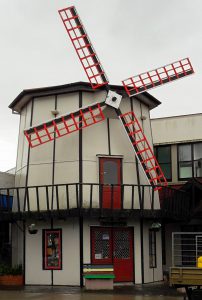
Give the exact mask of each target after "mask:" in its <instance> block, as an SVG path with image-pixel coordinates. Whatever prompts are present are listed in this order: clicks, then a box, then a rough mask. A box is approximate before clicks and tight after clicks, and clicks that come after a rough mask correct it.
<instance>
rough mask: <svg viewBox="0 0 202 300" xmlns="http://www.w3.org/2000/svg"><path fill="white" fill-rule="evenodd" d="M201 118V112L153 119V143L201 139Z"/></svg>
mask: <svg viewBox="0 0 202 300" xmlns="http://www.w3.org/2000/svg"><path fill="white" fill-rule="evenodd" d="M201 120H202V114H194V115H185V116H176V117H168V118H159V119H153V120H152V121H151V122H152V132H153V138H154V144H175V143H182V142H190V141H201V140H202V131H201ZM165 133H166V134H165Z"/></svg>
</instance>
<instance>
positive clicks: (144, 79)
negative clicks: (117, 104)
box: [122, 58, 194, 97]
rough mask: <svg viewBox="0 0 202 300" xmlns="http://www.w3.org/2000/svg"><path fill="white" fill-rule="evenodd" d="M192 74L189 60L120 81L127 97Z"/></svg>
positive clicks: (182, 60)
mask: <svg viewBox="0 0 202 300" xmlns="http://www.w3.org/2000/svg"><path fill="white" fill-rule="evenodd" d="M193 73H194V70H193V67H192V65H191V63H190V60H189V58H184V59H181V60H179V61H176V62H174V63H172V64H169V65H166V66H163V67H160V68H158V69H154V70H151V71H148V72H145V73H142V74H139V75H135V76H133V77H130V78H128V79H125V80H123V81H122V83H123V86H124V88H125V90H126V92H127V94H128V96H129V97H132V96H134V95H137V94H140V93H142V92H144V91H146V90H149V89H152V88H154V87H158V86H160V85H163V84H165V83H169V82H172V81H174V80H176V79H180V78H183V77H185V76H188V75H191V74H193Z"/></svg>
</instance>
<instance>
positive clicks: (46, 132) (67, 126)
mask: <svg viewBox="0 0 202 300" xmlns="http://www.w3.org/2000/svg"><path fill="white" fill-rule="evenodd" d="M103 106H105V102H101V103H95V104H93V105H91V106H88V107H85V108H81V109H79V110H78V111H75V112H72V113H69V114H66V115H64V116H60V117H58V118H55V119H52V120H50V121H47V122H45V123H42V124H40V125H37V126H34V127H31V128H29V129H27V130H25V131H24V134H25V136H26V138H27V140H28V142H29V145H30V147H31V148H34V147H37V146H39V145H42V144H45V143H48V142H50V141H53V140H54V139H56V138H59V137H63V136H64V135H68V134H71V133H73V132H75V131H78V130H80V129H83V128H86V127H89V126H91V125H93V124H96V123H99V122H102V121H104V120H105V116H104V114H103V112H102V107H103Z"/></svg>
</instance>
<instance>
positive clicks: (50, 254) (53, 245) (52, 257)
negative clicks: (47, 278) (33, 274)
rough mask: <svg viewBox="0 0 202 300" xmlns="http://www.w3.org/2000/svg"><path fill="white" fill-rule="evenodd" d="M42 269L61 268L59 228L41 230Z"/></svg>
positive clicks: (60, 233)
mask: <svg viewBox="0 0 202 300" xmlns="http://www.w3.org/2000/svg"><path fill="white" fill-rule="evenodd" d="M43 243H44V247H43V269H44V270H61V268H62V247H61V244H62V232H61V229H57V230H49V229H44V231H43Z"/></svg>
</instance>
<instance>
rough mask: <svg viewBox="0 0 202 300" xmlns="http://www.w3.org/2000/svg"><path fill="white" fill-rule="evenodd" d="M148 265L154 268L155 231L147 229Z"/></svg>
mask: <svg viewBox="0 0 202 300" xmlns="http://www.w3.org/2000/svg"><path fill="white" fill-rule="evenodd" d="M149 267H150V268H156V231H154V230H151V229H150V230H149Z"/></svg>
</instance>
